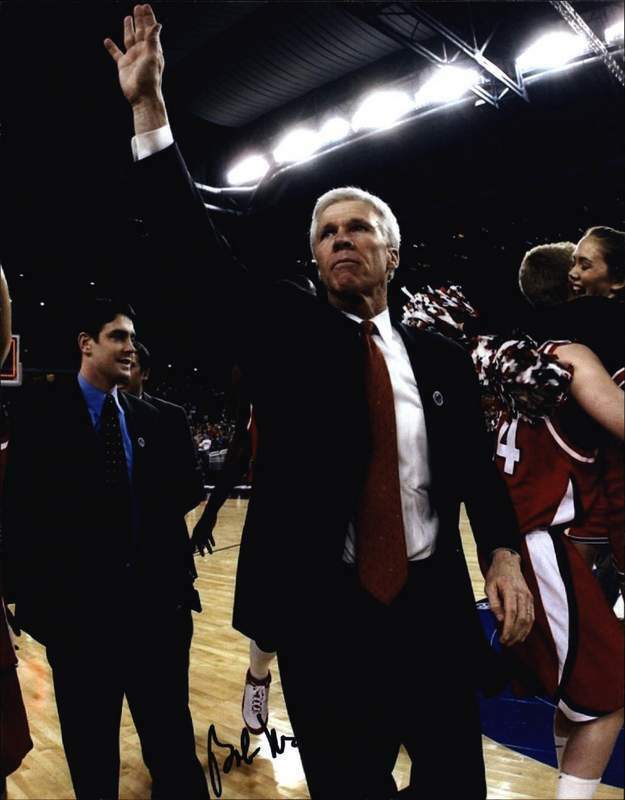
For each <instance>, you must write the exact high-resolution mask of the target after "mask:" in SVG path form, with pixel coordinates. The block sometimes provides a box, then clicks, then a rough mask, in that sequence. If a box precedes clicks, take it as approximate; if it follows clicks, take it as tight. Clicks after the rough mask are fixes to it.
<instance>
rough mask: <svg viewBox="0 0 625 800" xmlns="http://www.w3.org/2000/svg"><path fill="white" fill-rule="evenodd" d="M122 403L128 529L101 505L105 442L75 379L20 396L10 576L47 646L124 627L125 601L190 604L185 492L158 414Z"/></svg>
mask: <svg viewBox="0 0 625 800" xmlns="http://www.w3.org/2000/svg"><path fill="white" fill-rule="evenodd" d="M119 397H120V402H121V404H122V405H123V407H124V412H125V417H126V422H127V426H128V431H129V434H130V437H131V441H132V447H133V458H134V466H133V478H132V497H133V505H134V524H133V525H132V526H130V528H129V527H128V526H126V525H123V524H120V521H119V520H116V519H115V518H114V514H113V510H112V509H111V508H109V507H108V504H107V500H106V495H105V494H104V492H103V475H102V470H103V466H102V459H101V454H100V442H99V438H98V436H97V434H96V432H95V430H94V428H93V425H92V423H91V420H90V417H89V412H88V409H87V404H86V402H85V400H84V397H83V395H82V392H81V390H80V387H79V385H78V382H77V381H73V382H72V384H71V385H67V386H59V385H56V384H51V385H46V386H44V387H41V388H40V387H37V388H36V389H34V390H32V391H30V392H26V391H24V394H23V395H22V397H21V398H20V402H19V403H17V404H16V407H15V409H14V413H13V415H12V420H11V453H10V457H9V463H8V467H7V475H6V484H5V502H4V508H3V518H4V528H3V530H4V535H5V541H6V547H7V551H8V572H9V579H10V584H11V593H12V595H13V598H14V600H15V602H16V615H17V621H18V623H19V624H20V625H21V626H22V627H23V628H24V629H25V630H27V631H28V632H29V633H31V634H32V635H33V636H34V637H35V638H36V639H38V640H39V641H40V642H42V643H44V644H48V643H50V642H51V641H53V640H54V641H55V642H56V641H58V640H59V638H62V637H64V636H71V635H76V634H77V632H78V631H79V630H80V628H81V626H82V625H85V624H86V625H92V626H94V625H98V624H99V623H102V624H109V625H110V624H113V623H114V624H120V623H121V622H122V619H121V618H120V616H119V615H120V614H123V608H124V605H125V603H126V602H127V601H128V599H129V597H130V596H131V595H132V598H133V599H134V600H136V601H137V602H139V603H140V604H142V605H143V606H144V607H145V609H146V611H148V612H149V611H152V610H153V611H154V612H155V613H157V612H158V609H159V608H161V607H163V605H171V604H179V603H187V604H188V603H189V596H190V592H192V579H193V576H192V574H191V571H190V564H189V558H190V554H191V550H190V542H189V537H188V534H187V529H186V525H185V521H184V515H185V513H186V512H187V511H189V510H190V508H191V507H192V506H191V503H190V500H189V497H190V494H191V493H190V491H189V489H186V488H185V490H184V491H182V489H180V487H179V485H178V477H177V475H176V471H177V468H178V465H177V463H176V462H175V460H173V459H172V458H171V457H170V453H171V448H170V445H169V439H168V436H169V434H168V432H167V428H166V427H165V426H163V423H162V419H161V416H160V414H159V412H158V411H157V410H156V409H155V408H154V407H153V406H151V405H149V404H148V403H145V402H143V401H141V400H137V399H136V398H134V397H130V396H127V395H124V393H122V392H120V393H119ZM191 566H192V565H191Z"/></svg>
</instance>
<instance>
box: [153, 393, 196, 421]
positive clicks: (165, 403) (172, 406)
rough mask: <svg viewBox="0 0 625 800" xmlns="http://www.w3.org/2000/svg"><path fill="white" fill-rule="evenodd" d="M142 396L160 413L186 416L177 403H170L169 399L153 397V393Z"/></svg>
mask: <svg viewBox="0 0 625 800" xmlns="http://www.w3.org/2000/svg"><path fill="white" fill-rule="evenodd" d="M143 398H144V402H145V403H148V404H149V405H151V406H153V407H154V408H155V409H156V410H157V411H159V412H160V413H161V414H170V415H174V416H178V417H180V416H184V417H186V411H185V410H184V408H183V407H182V406H179V405H178V404H177V403H171V402H170V401H169V400H163V398H162V397H154V395H151V394H144V395H143Z"/></svg>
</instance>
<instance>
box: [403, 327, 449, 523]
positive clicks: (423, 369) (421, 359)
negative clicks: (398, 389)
mask: <svg viewBox="0 0 625 800" xmlns="http://www.w3.org/2000/svg"><path fill="white" fill-rule="evenodd" d="M393 327H394V328H395V330H396V331H397V332H398V333H399V335H400V336H401V338H402V341H403V342H404V344H405V346H406V350H407V351H408V357H409V359H410V364H411V366H412V371H413V372H414V376H415V380H416V382H417V388H418V389H419V395H420V397H421V403H422V404H423V414H424V416H425V427H426V430H427V436H428V452H429V461H430V469H431V476H432V494H433V500H434V504H435V506H436V507H438V508H439V509H440V504H441V502H444V499H443V498H442V497H440V496H439V487H442V486H443V485H444V480H443V475H444V469H445V466H444V463H443V462H441V458H443V454H444V453H445V452H446V447H445V441H444V440H445V424H448V422H449V420H448V419H447V408H446V406H445V403H444V397H443V393H442V392H441V387H440V386H439V385H438V383H439V380H438V369H437V365H436V364H434V363H433V362H432V356H431V353H429V352H428V348H427V347H420V346H419V344H420V342H419V339H420V337H421V336H423V334H421V332H420V331H418V330H412V329H410V328H408V327H406V326H405V325H402V324H399V323H393ZM424 344H427V343H426V342H424Z"/></svg>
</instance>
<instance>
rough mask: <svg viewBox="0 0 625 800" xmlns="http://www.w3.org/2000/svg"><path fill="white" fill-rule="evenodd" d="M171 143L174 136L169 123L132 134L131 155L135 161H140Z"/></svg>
mask: <svg viewBox="0 0 625 800" xmlns="http://www.w3.org/2000/svg"><path fill="white" fill-rule="evenodd" d="M173 143H174V137H173V134H172V132H171V128H170V127H169V125H163V127H162V128H156V130H153V131H146V132H145V133H139V134H138V135H137V136H133V137H132V140H131V142H130V146H131V147H132V157H133V159H134V160H135V161H141V160H142V159H144V158H147V157H148V156H153V155H154V153H159V152H160V151H161V150H164V149H165V148H166V147H169V145H170V144H173Z"/></svg>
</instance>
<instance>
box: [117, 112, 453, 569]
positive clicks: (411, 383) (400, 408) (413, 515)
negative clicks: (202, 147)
mask: <svg viewBox="0 0 625 800" xmlns="http://www.w3.org/2000/svg"><path fill="white" fill-rule="evenodd" d="M173 141H174V139H173V136H172V133H171V128H170V127H169V125H164V126H163V127H162V128H157V129H156V130H153V131H147V132H146V133H140V134H139V135H138V136H134V137H133V139H132V155H133V158H134V160H135V161H140V160H141V159H143V158H147V157H148V156H150V155H153V154H154V153H157V152H159V151H160V150H164V149H165V148H166V147H168V146H169V145H170V144H172V143H173ZM346 316H348V317H349V318H350V319H353V320H354V321H355V322H358V323H361V322H362V320H361V319H360V317H356V316H354V315H353V314H347V315H346ZM371 321H372V322H373V323H375V326H376V328H377V329H378V331H379V334H375V343H376V344H377V346H378V349H379V350H380V351H381V353H382V355H383V356H384V360H385V362H386V366H387V369H388V372H389V376H390V379H391V385H392V388H393V399H394V401H395V421H396V427H397V455H398V461H399V465H398V466H399V486H400V491H401V505H402V512H403V520H404V531H405V534H406V551H407V553H408V559H409V560H410V561H418V560H420V559H423V558H427V557H428V556H430V555H432V553H433V552H434V549H435V542H436V534H437V532H438V516H437V514H436V512H435V511H434V509H433V508H432V505H431V503H430V491H429V490H430V464H429V457H428V441H427V435H426V430H425V416H424V414H423V404H422V403H421V396H420V395H419V390H418V389H417V382H416V381H415V377H414V373H413V371H412V366H411V364H410V359H409V358H408V353H407V352H406V348H405V346H404V343H403V341H402V338H401V336H400V335H399V334H398V333H397V331H395V330H394V329H393V326H392V325H391V318H390V315H389V312H388V309H385V310H384V311H383V312H382V313H381V314H378V315H377V316H376V317H373V319H372V320H371ZM355 538H356V534H355V530H354V526H353V524H350V526H349V529H348V532H347V538H346V540H345V549H344V552H343V560H344V561H346V562H348V563H354V562H355V560H356V559H355V552H356V551H355Z"/></svg>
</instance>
